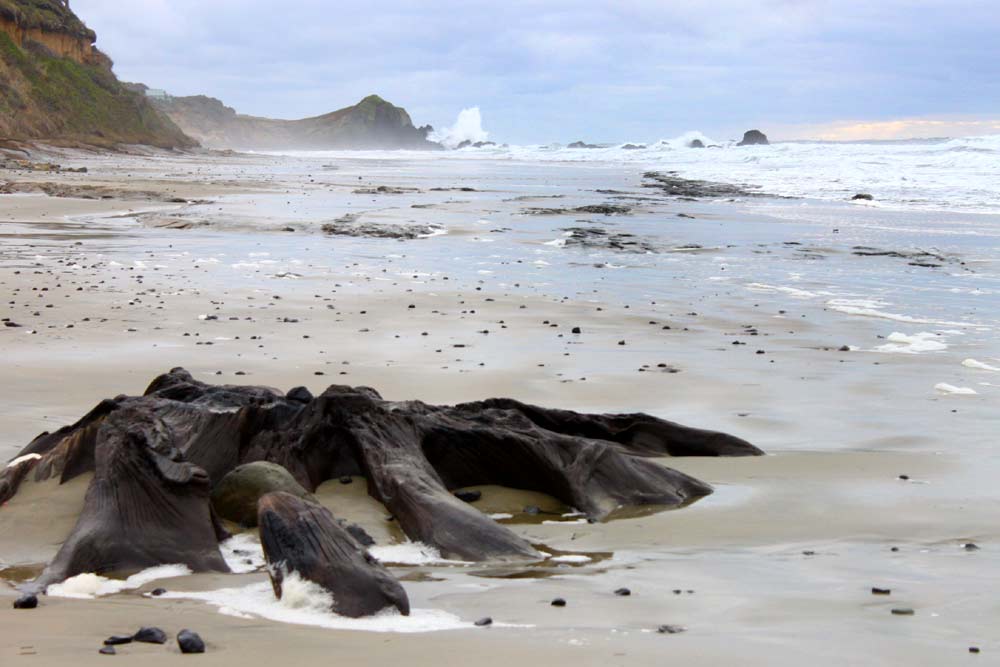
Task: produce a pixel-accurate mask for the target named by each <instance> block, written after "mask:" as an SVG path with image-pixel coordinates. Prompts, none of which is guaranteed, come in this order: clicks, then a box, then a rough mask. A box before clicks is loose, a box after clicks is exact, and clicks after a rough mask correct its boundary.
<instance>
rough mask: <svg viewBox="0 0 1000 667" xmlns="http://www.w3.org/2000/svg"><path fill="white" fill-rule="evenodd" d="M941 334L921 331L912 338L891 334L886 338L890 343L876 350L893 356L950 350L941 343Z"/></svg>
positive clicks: (902, 334)
mask: <svg viewBox="0 0 1000 667" xmlns="http://www.w3.org/2000/svg"><path fill="white" fill-rule="evenodd" d="M940 339H941V336H940V335H939V334H935V333H931V332H929V331H921V332H920V333H915V334H913V335H912V336H908V335H906V334H904V333H899V332H898V331H896V332H893V333H891V334H889V336H888V337H887V338H886V340H888V341H889V342H888V343H886V344H885V345H879V346H878V347H877V348H875V349H876V350H878V351H879V352H887V353H892V354H921V353H924V352H941V351H943V350H947V349H948V345H947V344H945V343H943V342H941V340H940Z"/></svg>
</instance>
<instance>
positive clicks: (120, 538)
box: [33, 404, 229, 590]
mask: <svg viewBox="0 0 1000 667" xmlns="http://www.w3.org/2000/svg"><path fill="white" fill-rule="evenodd" d="M99 407H100V406H99ZM92 414H93V413H92ZM93 426H97V428H96V429H94V428H91V427H93ZM84 431H85V432H87V433H89V434H90V435H91V437H92V438H93V441H92V442H91V443H90V444H91V446H92V450H91V451H92V454H91V455H92V456H93V459H92V460H93V464H92V465H93V469H94V478H93V480H91V482H90V486H89V487H88V488H87V494H86V497H85V499H84V505H83V511H82V512H81V513H80V517H79V518H78V520H77V522H76V526H75V527H74V528H73V531H72V532H71V533H70V535H69V537H68V538H67V539H66V541H65V542H64V543H63V545H62V547H61V548H60V549H59V552H58V553H57V554H56V557H55V558H54V559H53V560H52V562H51V563H49V565H48V566H47V567H46V568H45V571H44V572H43V573H42V575H41V576H40V577H39V578H38V579H37V580H36V581H35V582H34V584H33V585H34V586H36V587H38V588H39V589H40V590H41V589H44V587H45V586H48V585H49V584H53V583H57V582H60V581H63V580H64V579H67V578H69V577H72V576H75V575H77V574H81V573H84V572H94V573H97V574H105V573H110V572H122V571H135V570H143V569H146V568H149V567H153V566H155V565H163V564H170V563H178V564H183V565H187V566H188V567H190V568H191V569H192V570H193V571H195V572H205V571H216V572H228V571H229V568H228V567H227V566H226V562H225V561H224V560H223V558H222V554H221V553H220V552H219V541H218V539H219V536H220V532H219V529H218V526H217V522H216V521H215V517H214V516H213V514H212V510H211V506H210V504H209V500H208V496H209V488H210V481H209V478H208V475H207V474H206V473H205V471H204V470H203V469H202V468H200V467H198V466H196V465H194V464H193V463H190V462H188V461H186V460H185V458H184V455H183V454H182V453H181V452H180V450H178V449H177V444H178V440H177V439H175V437H174V432H173V431H172V429H171V428H170V427H169V426H168V425H167V423H166V422H165V421H164V420H163V419H162V418H161V417H159V416H158V415H157V414H156V413H155V411H154V409H153V408H152V407H151V406H144V405H141V404H139V405H135V406H134V407H133V406H129V407H124V406H122V407H119V408H118V409H116V410H113V411H111V412H110V414H108V415H107V416H106V417H105V418H104V419H102V420H101V421H100V424H99V426H98V425H96V424H91V425H90V426H88V427H85V428H84ZM78 434H79V433H74V434H69V435H67V437H66V439H65V440H63V441H62V443H57V444H58V446H59V447H61V446H62V445H64V444H70V445H72V444H74V443H75V444H78V445H79V444H81V443H79V441H77V440H76V439H75V437H74V436H75V435H78ZM67 441H69V443H67ZM77 453H79V452H77ZM70 461H73V463H74V464H78V463H77V462H76V460H75V459H69V460H67V459H66V458H64V459H63V461H62V462H63V464H64V465H69V462H70ZM50 463H51V464H56V465H58V463H57V461H51V462H50ZM65 473H66V469H65V467H64V468H63V474H64V476H65Z"/></svg>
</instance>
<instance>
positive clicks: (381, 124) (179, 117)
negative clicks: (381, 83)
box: [155, 95, 441, 150]
mask: <svg viewBox="0 0 1000 667" xmlns="http://www.w3.org/2000/svg"><path fill="white" fill-rule="evenodd" d="M155 104H156V106H157V107H158V108H159V109H160V110H162V111H163V112H164V113H166V114H167V115H168V116H169V117H170V119H171V120H173V121H174V122H175V123H176V124H177V125H178V126H179V127H180V128H181V129H183V130H184V132H185V133H187V134H188V135H189V136H191V137H193V138H195V139H197V140H198V141H199V142H201V144H202V145H204V146H207V147H211V148H233V149H238V150H286V149H296V150H330V149H377V148H385V149H396V148H406V149H418V150H420V149H424V150H428V149H430V150H433V149H440V148H441V146H440V145H438V144H436V143H433V142H431V141H428V140H427V135H428V134H429V133H430V131H431V128H430V127H415V126H414V125H413V121H412V120H411V119H410V115H409V114H408V113H407V112H406V110H405V109H403V108H402V107H397V106H395V105H393V104H391V103H389V102H387V101H385V100H384V99H382V98H381V97H379V96H378V95H369V96H368V97H366V98H365V99H363V100H361V101H360V102H358V103H357V104H355V105H354V106H350V107H346V108H344V109H340V110H338V111H334V112H332V113H328V114H325V115H322V116H316V117H313V118H303V119H301V120H276V119H273V118H260V117H257V116H245V115H242V114H238V113H236V111H235V110H234V109H232V108H230V107H227V106H226V105H225V104H223V103H222V102H220V101H219V100H217V99H215V98H212V97H206V96H204V95H198V96H194V97H174V98H168V99H165V100H156V101H155Z"/></svg>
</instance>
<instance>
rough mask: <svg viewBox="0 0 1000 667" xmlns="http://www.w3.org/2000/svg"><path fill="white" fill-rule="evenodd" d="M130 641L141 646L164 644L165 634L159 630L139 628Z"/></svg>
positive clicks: (165, 641) (165, 640)
mask: <svg viewBox="0 0 1000 667" xmlns="http://www.w3.org/2000/svg"><path fill="white" fill-rule="evenodd" d="M132 639H133V640H135V641H137V642H142V643H143V644H166V643H167V633H166V632H164V631H163V630H161V629H159V628H139V632H137V633H135V634H134V635H132Z"/></svg>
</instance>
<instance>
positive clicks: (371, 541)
mask: <svg viewBox="0 0 1000 667" xmlns="http://www.w3.org/2000/svg"><path fill="white" fill-rule="evenodd" d="M337 523H339V524H340V525H341V526H343V527H344V530H346V531H347V532H348V533H350V534H351V537H353V538H354V539H356V540H357V541H358V543H359V544H361V546H363V547H373V546H375V538H374V537H372V536H371V535H369V534H368V532H367V531H366V530H365V529H364V528H362V527H361V526H359V525H358V524H356V523H348V522H347V521H344V520H343V519H338V521H337Z"/></svg>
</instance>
